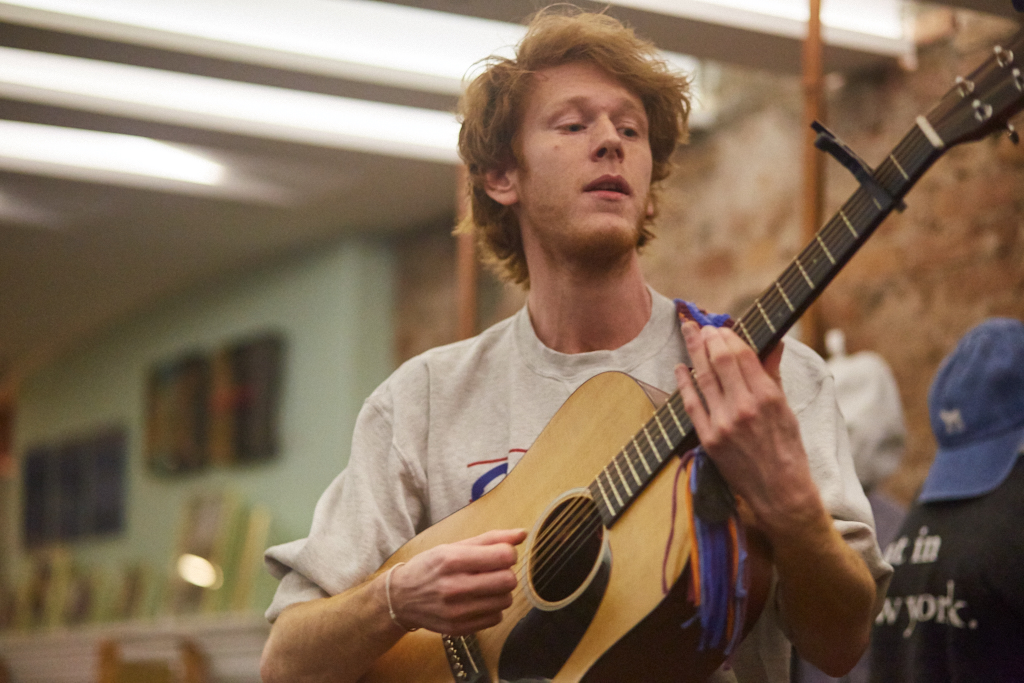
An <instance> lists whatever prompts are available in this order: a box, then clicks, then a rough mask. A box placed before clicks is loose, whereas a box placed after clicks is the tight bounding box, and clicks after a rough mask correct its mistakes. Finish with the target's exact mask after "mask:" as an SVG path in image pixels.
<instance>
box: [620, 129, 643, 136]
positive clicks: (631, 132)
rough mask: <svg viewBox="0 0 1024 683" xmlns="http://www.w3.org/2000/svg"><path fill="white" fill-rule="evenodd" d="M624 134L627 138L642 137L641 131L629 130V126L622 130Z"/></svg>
mask: <svg viewBox="0 0 1024 683" xmlns="http://www.w3.org/2000/svg"><path fill="white" fill-rule="evenodd" d="M622 134H623V135H625V136H626V137H627V138H638V137H640V131H638V130H637V129H636V128H629V127H628V126H627V127H626V128H623V129H622Z"/></svg>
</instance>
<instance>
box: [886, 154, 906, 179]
mask: <svg viewBox="0 0 1024 683" xmlns="http://www.w3.org/2000/svg"><path fill="white" fill-rule="evenodd" d="M889 158H890V159H892V164H893V166H895V167H896V170H897V171H899V172H900V175H901V176H903V179H904V180H910V176H908V175H907V172H906V171H904V170H903V167H902V166H900V162H898V161H896V157H894V156H893V155H892V154H890V155H889Z"/></svg>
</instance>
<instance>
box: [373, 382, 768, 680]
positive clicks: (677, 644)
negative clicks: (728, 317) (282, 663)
mask: <svg viewBox="0 0 1024 683" xmlns="http://www.w3.org/2000/svg"><path fill="white" fill-rule="evenodd" d="M654 410H655V405H654V403H653V402H652V400H651V398H650V397H649V396H648V394H647V393H646V392H645V390H644V388H642V387H641V385H640V384H639V383H637V382H636V381H635V380H633V379H632V378H630V377H629V376H628V375H625V374H622V373H615V372H609V373H603V374H601V375H598V376H597V377H595V378H593V379H591V380H590V381H588V382H586V383H585V384H584V385H583V386H581V387H580V388H579V389H578V390H577V391H576V392H575V393H574V394H573V395H572V396H571V397H570V398H569V400H568V401H566V403H565V404H564V405H563V406H562V407H561V408H560V409H559V411H558V412H557V413H556V414H555V416H554V417H553V418H552V419H551V421H550V422H549V423H548V425H547V427H545V429H544V431H543V432H542V433H541V434H540V436H539V437H538V438H537V440H536V442H535V443H534V445H533V447H532V448H530V450H529V451H528V452H527V453H526V454H525V455H524V456H523V458H522V460H521V462H520V463H519V464H518V465H517V466H516V467H515V468H514V469H513V470H512V472H510V473H509V474H508V476H507V477H506V478H505V480H504V481H502V482H501V483H500V484H499V485H498V486H496V487H495V488H494V489H493V490H492V491H491V492H489V493H488V494H487V495H485V496H483V497H482V498H480V499H479V500H477V501H476V502H474V503H473V504H471V505H470V506H468V507H466V508H463V509H462V510H460V511H458V512H456V513H455V514H453V515H451V516H449V517H447V518H445V519H444V520H442V521H440V522H438V523H437V524H435V525H434V526H431V527H430V528H428V529H426V530H425V531H424V532H422V533H421V534H419V535H418V536H416V537H415V538H413V539H412V540H410V541H409V542H408V543H406V544H405V545H404V546H402V547H401V548H400V549H399V550H398V551H396V552H395V553H394V555H392V556H391V557H390V558H389V559H388V560H387V561H386V562H385V563H384V564H383V565H382V566H381V568H380V569H379V570H378V574H379V573H381V572H384V571H387V570H388V569H389V568H390V567H391V566H393V565H394V564H396V563H398V562H402V561H407V560H408V559H410V558H411V557H413V556H415V555H417V554H419V553H421V552H423V551H425V550H427V549H429V548H432V547H434V546H437V545H439V544H443V543H452V542H454V541H458V540H462V539H465V538H469V537H472V536H476V535H478V534H481V533H483V532H484V531H487V530H490V529H504V528H525V529H528V530H532V531H531V533H530V536H529V537H528V538H527V540H526V542H525V543H524V544H523V545H522V546H521V547H520V549H519V559H518V561H517V564H516V567H515V570H516V573H517V575H519V576H520V577H521V578H520V586H519V588H518V589H517V590H516V591H515V592H514V594H513V595H514V603H513V605H512V606H511V607H510V608H509V609H508V610H506V611H505V616H504V618H503V620H502V622H501V623H500V624H498V625H497V626H495V627H493V628H490V629H487V630H485V631H481V632H479V633H477V634H476V637H475V641H476V643H475V644H476V645H478V649H477V650H476V651H475V652H465V651H463V652H461V659H459V660H458V663H457V666H462V667H465V674H464V675H463V676H461V677H460V676H457V673H458V669H457V668H456V669H454V670H453V665H452V660H450V659H449V656H448V655H446V649H445V645H446V643H445V642H444V641H443V640H442V636H441V635H439V634H437V633H433V632H429V631H416V632H413V633H409V634H408V635H406V636H404V637H403V638H402V639H401V640H400V641H399V642H398V643H397V644H396V645H395V646H394V647H393V648H392V649H391V650H389V651H388V652H387V653H386V654H385V655H384V656H383V657H382V658H381V659H379V660H378V661H377V662H376V664H375V665H374V667H373V668H372V669H371V670H370V671H369V672H368V673H367V674H366V676H365V677H364V679H363V680H364V681H367V682H387V683H398V682H404V681H409V682H417V683H430V682H436V683H443V682H446V683H452V682H453V681H468V682H473V681H488V680H489V681H492V682H494V683H497V681H499V680H504V681H515V680H522V681H525V680H530V679H538V678H551V679H553V680H555V681H595V682H596V681H624V680H642V681H645V682H650V683H654V682H658V681H702V680H704V678H706V677H707V675H709V674H710V673H711V672H712V671H714V669H716V668H717V667H718V666H719V665H720V664H721V661H722V655H721V654H720V653H719V652H717V651H707V652H698V648H697V646H696V643H697V638H698V637H699V633H700V628H699V625H697V624H694V625H692V626H690V627H689V628H687V629H682V628H681V624H682V623H683V622H685V621H687V620H688V619H690V618H691V617H692V616H693V615H694V613H695V612H694V608H693V607H692V606H691V605H690V604H689V601H688V600H687V597H686V594H687V585H686V584H687V581H685V580H680V579H683V578H685V577H686V576H688V574H686V573H685V572H686V568H687V563H688V560H689V557H690V549H691V548H690V544H691V539H690V537H689V533H688V516H689V514H690V513H689V510H688V509H687V508H686V506H685V497H684V496H683V495H682V491H680V492H679V494H678V495H676V494H675V487H676V470H677V467H676V465H675V461H672V462H669V463H667V465H666V466H665V467H663V468H662V469H661V471H660V472H658V473H657V474H655V476H654V477H653V479H651V481H650V483H649V484H648V486H647V488H646V489H645V490H643V491H642V492H641V493H640V494H639V497H638V498H637V499H636V501H635V502H634V503H633V504H632V505H631V506H630V507H629V508H628V509H626V511H625V512H624V513H623V514H622V516H621V517H619V519H617V520H616V522H615V523H614V524H613V525H612V526H611V528H608V529H606V528H604V527H603V525H601V524H599V523H597V524H593V523H591V524H589V525H587V528H588V529H590V531H591V533H590V534H589V535H585V536H581V537H580V539H581V540H580V541H579V542H576V541H573V540H571V539H570V541H569V545H572V546H573V547H576V546H581V545H582V546H583V547H584V552H582V553H579V555H581V556H582V557H581V558H580V561H581V563H582V564H580V565H579V566H578V567H577V568H576V569H575V570H569V572H568V574H569V576H568V578H566V580H565V581H562V582H561V583H562V585H560V586H559V585H558V584H559V582H558V581H555V582H554V587H551V584H550V583H549V582H546V581H543V580H540V579H541V577H542V576H543V572H542V571H540V568H541V567H543V565H544V562H545V560H546V559H547V555H548V554H550V553H549V551H550V548H548V547H544V539H545V534H548V533H549V532H548V531H546V530H545V526H544V520H545V519H548V520H551V519H554V520H561V519H563V518H564V517H565V516H566V514H569V513H567V510H569V511H572V510H577V509H578V508H579V506H580V504H581V502H586V500H588V497H587V495H586V487H587V486H588V484H589V483H590V482H591V481H592V480H593V479H594V478H595V477H596V476H597V475H598V473H599V472H600V471H601V469H602V468H603V467H605V466H606V465H607V464H608V463H609V461H610V460H611V459H612V458H613V457H614V456H615V454H616V453H617V452H618V451H619V449H621V448H622V447H623V445H625V444H626V443H628V442H629V441H630V440H631V439H632V438H633V437H634V435H635V434H636V433H637V430H638V429H640V428H641V427H642V426H643V425H644V423H645V422H646V421H647V420H648V419H650V417H651V415H652V414H653V413H654ZM679 485H680V487H682V486H684V485H685V484H684V483H683V481H680V484H679ZM673 509H675V517H674V518H673V515H672V513H673ZM588 519H590V521H592V520H593V518H592V517H591V518H588ZM581 521H586V520H583V519H582V518H581ZM574 528H575V527H574ZM670 535H671V536H672V541H671V544H669V543H668V542H669V537H670ZM548 537H550V536H548ZM749 546H750V547H749V549H748V552H749V553H750V561H749V568H750V573H749V576H750V577H751V581H750V601H749V603H748V604H749V607H748V615H749V620H748V626H749V625H750V624H752V623H753V621H754V620H755V619H756V617H757V615H758V613H759V612H760V609H761V605H762V604H763V602H764V598H765V595H766V593H767V585H768V582H769V577H770V571H771V570H770V563H769V561H768V560H767V559H766V557H767V555H766V553H765V552H764V550H763V546H760V545H758V544H757V543H750V544H749ZM542 547H543V549H542ZM663 571H664V578H665V581H667V585H668V586H669V587H671V590H670V591H669V592H668V594H667V595H666V594H665V593H664V591H663V588H662V586H663ZM530 577H534V578H535V579H536V581H534V582H533V583H531V582H530V581H529V580H528V579H529V578H530ZM527 583H530V585H529V586H527V585H526V584H527ZM538 606H541V607H538ZM449 645H450V643H449ZM481 658H482V661H479V662H478V661H476V660H478V659H481ZM484 673H486V676H485V675H484Z"/></svg>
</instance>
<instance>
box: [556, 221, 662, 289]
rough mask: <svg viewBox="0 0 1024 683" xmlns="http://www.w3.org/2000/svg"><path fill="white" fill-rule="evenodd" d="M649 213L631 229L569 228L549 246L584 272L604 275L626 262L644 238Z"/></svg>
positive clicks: (578, 271)
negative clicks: (642, 235)
mask: <svg viewBox="0 0 1024 683" xmlns="http://www.w3.org/2000/svg"><path fill="white" fill-rule="evenodd" d="M645 219H646V217H645V216H640V217H639V218H638V220H637V222H636V225H634V226H633V227H632V229H630V230H622V229H616V228H612V229H603V230H569V231H566V232H564V233H562V234H561V235H559V236H558V237H557V238H556V242H557V244H551V245H549V247H550V248H551V249H552V250H553V251H557V252H558V255H560V257H561V258H563V259H564V260H565V261H566V263H567V264H568V265H570V266H571V267H572V268H573V270H575V271H576V272H577V273H580V274H581V275H585V276H589V275H601V274H606V273H608V272H609V271H612V270H615V269H616V268H618V267H621V266H623V265H624V264H626V263H627V262H628V261H629V259H630V257H631V255H632V253H633V252H634V251H635V250H636V248H637V246H638V244H639V241H640V231H641V228H642V227H643V223H644V220H645Z"/></svg>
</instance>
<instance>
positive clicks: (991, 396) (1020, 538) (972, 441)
mask: <svg viewBox="0 0 1024 683" xmlns="http://www.w3.org/2000/svg"><path fill="white" fill-rule="evenodd" d="M928 407H929V413H930V417H931V426H932V431H933V432H934V434H935V438H936V440H937V441H938V445H939V448H938V452H937V453H936V455H935V461H934V462H933V463H932V466H931V469H930V470H929V472H928V476H927V478H926V479H925V482H924V485H923V487H922V488H921V492H920V494H919V495H918V497H917V500H916V502H915V503H914V506H913V507H912V508H911V510H910V512H909V514H908V515H907V518H906V520H905V521H904V523H903V526H902V529H901V531H900V533H899V534H898V536H897V538H896V540H895V541H893V542H892V543H890V544H889V545H888V547H887V548H886V551H885V553H886V554H885V558H886V560H888V561H889V562H890V563H891V564H892V565H893V567H894V568H895V573H894V575H893V578H892V583H891V584H890V586H889V592H888V595H887V597H886V599H885V602H884V604H883V607H882V612H881V613H880V614H879V615H878V618H877V619H876V621H875V629H874V636H873V640H872V675H871V680H872V681H877V682H879V683H884V682H887V681H900V682H901V683H915V682H917V681H929V682H930V683H932V682H950V683H958V682H960V681H985V682H986V683H999V682H1003V681H1006V682H1009V681H1024V573H1022V569H1021V566H1022V564H1024V523H1022V522H1024V458H1021V457H1020V456H1021V453H1022V450H1024V323H1022V322H1021V321H1020V320H1014V319H1010V318H992V319H989V320H986V321H985V322H983V323H981V324H980V325H978V326H977V327H975V328H974V329H972V330H971V331H969V332H968V333H967V334H966V335H965V336H964V337H963V339H961V340H960V343H959V344H958V345H957V347H956V349H955V350H954V351H953V353H951V354H950V355H949V356H948V357H947V358H946V359H945V360H944V361H943V362H942V365H941V366H940V367H939V371H938V374H937V375H936V377H935V380H934V382H933V383H932V387H931V390H930V392H929V395H928Z"/></svg>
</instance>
